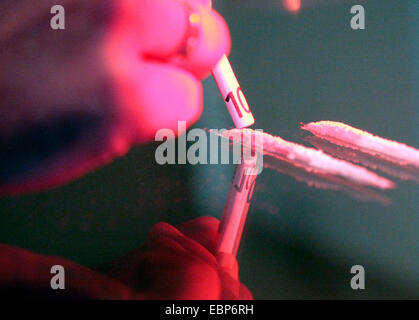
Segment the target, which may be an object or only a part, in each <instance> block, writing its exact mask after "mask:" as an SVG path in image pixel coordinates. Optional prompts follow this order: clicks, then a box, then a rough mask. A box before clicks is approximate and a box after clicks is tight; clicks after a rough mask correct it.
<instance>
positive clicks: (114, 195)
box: [0, 0, 419, 299]
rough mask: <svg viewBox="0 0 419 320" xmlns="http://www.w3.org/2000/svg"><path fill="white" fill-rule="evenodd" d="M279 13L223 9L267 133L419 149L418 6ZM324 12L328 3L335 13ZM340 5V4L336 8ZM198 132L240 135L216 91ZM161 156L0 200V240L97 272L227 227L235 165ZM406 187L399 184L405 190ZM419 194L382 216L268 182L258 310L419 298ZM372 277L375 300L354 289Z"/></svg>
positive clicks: (144, 151)
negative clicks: (363, 133)
mask: <svg viewBox="0 0 419 320" xmlns="http://www.w3.org/2000/svg"><path fill="white" fill-rule="evenodd" d="M277 2H278V1H261V3H264V4H267V5H263V6H262V5H260V6H259V5H257V3H258V1H257V0H255V1H253V2H252V1H247V0H246V1H234V0H231V1H230V0H228V1H221V0H219V1H214V7H215V8H216V9H218V10H219V11H220V12H221V13H222V14H223V15H224V17H225V18H226V20H227V22H228V24H229V26H230V30H231V34H232V41H233V48H232V53H231V56H230V58H231V59H230V60H231V62H232V64H233V65H234V68H235V70H236V73H237V76H238V78H239V81H240V83H241V86H242V88H243V90H244V92H245V94H246V96H247V98H248V100H249V103H250V104H251V106H252V110H253V113H254V115H255V118H256V127H257V128H262V129H264V131H266V132H269V133H271V134H275V135H280V136H282V137H284V138H286V139H289V140H293V141H297V142H298V141H300V140H299V139H300V133H299V130H298V125H299V123H300V122H309V121H318V120H336V121H342V122H345V123H348V124H350V125H353V126H355V127H359V128H362V129H364V130H367V131H370V132H373V133H375V134H378V135H381V136H383V137H387V138H391V139H395V140H398V141H402V142H404V143H407V144H410V145H413V146H415V147H419V143H418V141H419V140H418V138H419V130H418V123H419V121H418V120H419V112H418V111H419V95H418V93H419V81H418V80H419V73H418V70H419V68H418V67H419V35H418V32H419V2H418V1H414V0H402V1H396V0H394V1H390V0H376V1H360V3H362V4H363V5H364V7H365V10H366V30H362V31H354V30H352V29H351V28H350V24H349V23H350V18H351V14H350V7H351V5H353V4H356V3H354V2H352V3H351V2H349V3H348V2H346V3H341V4H335V5H322V6H315V7H311V8H307V9H303V10H302V11H301V12H300V13H299V14H298V15H291V14H288V13H286V12H284V11H282V10H280V8H279V7H278V6H277V5H275V3H277ZM323 2H324V1H323ZM326 2H327V1H326ZM204 88H205V110H204V113H203V116H202V118H201V120H200V121H199V122H198V123H197V124H196V127H207V128H229V127H231V126H232V123H231V120H230V119H229V116H228V114H227V111H226V109H225V107H224V103H223V101H222V99H221V97H220V95H219V93H218V91H217V89H216V86H215V84H214V82H213V80H212V78H211V79H208V80H206V81H205V82H204ZM155 147H156V145H155V144H150V145H148V146H140V147H136V148H134V149H133V150H132V151H131V152H130V153H129V154H128V155H127V156H125V157H123V158H121V159H118V160H116V161H115V162H114V163H112V164H111V165H108V166H106V167H104V168H101V169H99V170H96V171H95V172H93V173H91V174H89V175H88V176H86V177H84V178H82V179H79V180H78V181H75V182H73V183H71V184H69V185H67V186H65V187H62V188H59V189H57V190H53V191H50V192H44V193H40V194H35V195H28V196H23V197H11V198H0V213H1V214H0V241H1V242H4V243H9V244H14V245H18V246H21V247H24V248H29V249H32V250H34V251H36V252H39V253H45V254H54V255H60V256H63V257H67V258H70V259H73V260H75V261H77V262H80V263H83V264H87V265H89V266H95V265H98V264H101V263H103V262H105V261H108V260H110V259H113V258H116V257H118V256H120V255H122V254H124V253H126V252H127V251H129V250H132V249H134V248H136V247H137V246H138V245H139V244H141V243H142V242H144V240H145V239H146V236H147V233H148V231H149V230H150V228H151V227H152V225H154V224H155V223H156V222H158V221H166V222H169V223H172V224H177V223H180V222H183V221H186V220H188V219H191V218H193V217H196V216H200V215H213V216H216V217H220V215H221V213H222V210H223V206H224V202H225V199H226V196H227V192H228V189H229V183H230V180H231V178H232V175H233V170H234V168H233V167H232V166H216V165H208V166H190V165H185V166H163V167H161V166H159V165H157V164H156V163H155V160H154V151H155ZM397 182H399V181H397ZM418 191H419V188H418V185H417V184H414V183H411V182H399V186H398V188H397V189H396V190H394V191H391V192H388V193H387V195H388V196H389V197H391V199H392V200H393V201H392V204H391V205H390V206H388V207H383V206H381V205H378V204H374V203H364V202H358V201H356V200H354V199H352V198H350V197H348V196H347V195H345V194H343V193H339V192H332V191H325V190H317V189H312V188H309V187H308V186H306V185H305V184H303V183H299V182H297V181H295V180H293V179H292V178H290V177H287V176H284V175H281V174H280V173H277V172H275V171H269V170H265V171H264V172H263V173H262V175H261V176H259V177H258V181H257V186H256V192H255V195H254V200H253V202H252V205H251V209H250V212H249V218H248V224H247V227H246V231H245V234H244V238H243V241H242V247H241V250H240V255H239V263H240V268H241V272H240V274H241V279H242V281H243V282H244V283H245V284H247V285H248V287H249V288H250V289H251V291H252V292H253V293H254V295H255V298H257V299H282V298H401V297H403V298H419V232H418V231H419V209H418V208H419V200H418V199H419V192H418ZM356 264H360V265H363V266H364V268H365V270H366V290H364V291H362V292H361V291H353V290H352V289H351V288H350V285H349V281H350V278H351V274H350V268H351V266H353V265H356Z"/></svg>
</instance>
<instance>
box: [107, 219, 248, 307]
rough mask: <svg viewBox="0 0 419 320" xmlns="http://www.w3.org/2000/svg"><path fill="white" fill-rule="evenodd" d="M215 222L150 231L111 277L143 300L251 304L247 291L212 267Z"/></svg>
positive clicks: (160, 225)
mask: <svg viewBox="0 0 419 320" xmlns="http://www.w3.org/2000/svg"><path fill="white" fill-rule="evenodd" d="M218 225H219V222H218V220H217V219H215V218H210V217H201V218H198V219H195V220H192V221H188V222H186V223H184V224H183V225H181V226H180V227H179V228H177V229H176V228H174V227H172V226H171V225H169V224H167V223H158V224H157V225H155V226H154V227H153V229H152V230H151V232H150V235H149V237H148V240H147V244H146V246H145V247H144V248H143V249H140V250H138V251H136V252H134V253H132V254H131V255H129V256H128V257H126V258H125V259H124V260H121V261H119V262H118V263H117V264H116V265H115V268H114V269H113V270H112V271H111V273H112V274H113V275H114V276H115V277H116V278H118V279H120V280H121V281H122V282H124V283H126V284H127V285H132V284H134V285H136V286H137V289H138V290H139V292H140V295H141V296H142V297H145V298H147V299H186V300H188V299H210V300H212V299H252V294H251V293H250V291H249V290H248V289H247V288H246V287H245V286H244V285H243V284H241V283H240V281H239V280H238V279H235V278H233V277H232V276H230V275H229V274H228V273H227V272H226V271H224V270H223V269H222V268H221V267H220V266H219V265H218V263H217V261H216V259H215V256H214V253H215V248H216V241H217V230H218Z"/></svg>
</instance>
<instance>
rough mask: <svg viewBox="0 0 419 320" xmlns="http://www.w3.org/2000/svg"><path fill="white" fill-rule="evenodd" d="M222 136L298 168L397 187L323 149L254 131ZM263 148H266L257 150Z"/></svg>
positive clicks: (240, 130) (373, 184)
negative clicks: (281, 158)
mask: <svg viewBox="0 0 419 320" xmlns="http://www.w3.org/2000/svg"><path fill="white" fill-rule="evenodd" d="M220 134H221V136H222V137H225V138H228V139H230V140H232V141H233V142H238V143H242V144H243V145H244V146H247V147H249V148H252V147H254V148H255V149H256V151H258V152H260V153H263V154H264V155H270V156H273V157H275V156H276V155H277V156H280V157H285V158H287V159H288V160H291V161H292V162H293V163H295V164H296V165H301V166H304V167H305V169H306V170H317V171H318V172H321V173H325V174H330V175H336V176H340V177H343V178H345V179H348V180H349V181H352V182H354V183H357V184H360V185H365V186H371V187H376V188H379V189H390V188H394V186H395V185H394V183H393V182H392V181H390V180H388V179H386V178H384V177H380V176H379V175H377V174H375V173H374V172H371V171H369V170H368V169H366V168H364V167H361V166H358V165H354V164H352V163H350V162H347V161H344V160H340V159H336V158H334V157H332V156H330V155H327V154H325V153H324V152H323V151H321V150H317V149H313V148H307V147H305V146H303V145H300V144H296V143H293V142H289V141H286V140H284V139H282V138H280V137H275V136H272V135H270V134H268V133H264V132H260V131H255V130H252V129H231V130H226V131H223V132H221V133H220ZM259 145H262V146H263V148H258V146H259Z"/></svg>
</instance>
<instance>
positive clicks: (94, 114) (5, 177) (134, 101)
mask: <svg viewBox="0 0 419 320" xmlns="http://www.w3.org/2000/svg"><path fill="white" fill-rule="evenodd" d="M210 2H211V1H209V0H187V1H180V0H89V1H76V0H63V1H61V2H60V4H61V5H63V7H64V8H65V17H66V20H65V21H66V25H65V30H52V29H51V27H50V19H51V18H52V17H53V15H52V14H51V13H50V9H51V7H52V6H53V5H55V4H56V1H54V0H43V1H33V0H2V1H1V2H0V48H1V50H0V70H1V73H0V194H18V193H23V192H32V191H39V190H42V189H46V188H50V187H54V186H58V185H61V184H63V183H65V182H68V181H71V180H72V179H75V178H77V177H79V176H81V175H83V174H85V173H87V172H88V171H90V170H92V169H93V168H96V167H97V166H99V165H103V164H106V163H109V162H110V161H111V160H112V159H113V158H114V157H116V156H120V155H124V154H125V153H126V152H127V151H128V150H129V148H130V147H131V146H132V145H133V144H136V143H143V142H147V141H152V140H154V137H155V133H156V131H157V130H159V129H161V128H168V129H172V130H173V131H174V132H175V133H177V122H178V121H186V122H187V126H190V125H192V124H193V123H194V122H195V121H196V120H197V119H198V118H199V116H200V115H201V112H202V100H203V99H202V86H201V83H200V80H202V79H203V78H204V77H206V76H207V75H208V74H209V73H210V70H211V69H212V68H213V67H214V65H215V64H216V63H217V62H218V60H219V59H220V58H221V56H222V55H223V54H224V53H228V52H229V49H230V37H229V33H228V29H227V26H226V24H225V22H224V20H223V19H222V18H221V17H220V15H219V14H217V13H216V12H215V11H213V10H212V9H211V8H210V6H209V4H210ZM185 3H187V5H186V4H185ZM192 12H194V13H196V14H195V15H194V17H195V18H194V22H195V23H196V22H198V23H197V26H196V28H194V29H193V30H194V32H193V33H194V37H193V38H190V35H191V27H190V24H189V21H190V19H189V18H190V15H191V13H192ZM197 17H199V18H197ZM189 40H193V41H189ZM188 43H189V44H190V43H193V45H188Z"/></svg>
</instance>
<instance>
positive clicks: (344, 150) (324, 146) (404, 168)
mask: <svg viewBox="0 0 419 320" xmlns="http://www.w3.org/2000/svg"><path fill="white" fill-rule="evenodd" d="M304 140H305V141H307V142H309V143H311V144H312V145H313V146H315V147H316V148H318V149H321V150H324V151H325V152H326V153H328V154H330V155H332V156H334V157H336V158H339V159H342V160H346V161H351V162H353V163H357V164H360V165H362V166H364V167H368V168H371V169H373V170H379V171H381V172H383V173H385V174H387V175H389V176H392V177H394V178H397V179H400V180H411V181H415V182H417V183H419V167H415V166H413V165H400V164H398V163H396V162H394V161H389V160H387V159H385V158H383V157H377V156H375V155H372V154H371V153H368V152H365V151H363V150H362V149H355V148H353V147H352V148H351V147H347V146H342V145H336V144H334V143H333V142H331V141H329V140H326V139H324V138H321V137H317V136H311V135H310V136H307V137H305V138H304Z"/></svg>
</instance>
